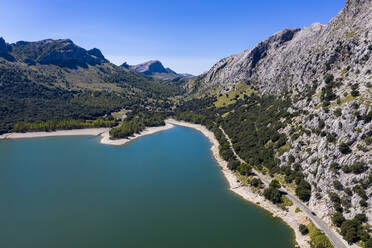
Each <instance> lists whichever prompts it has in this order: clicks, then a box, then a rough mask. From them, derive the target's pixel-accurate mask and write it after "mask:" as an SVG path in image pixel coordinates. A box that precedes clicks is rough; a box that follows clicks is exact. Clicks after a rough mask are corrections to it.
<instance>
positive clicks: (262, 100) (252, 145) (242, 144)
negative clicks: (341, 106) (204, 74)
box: [176, 94, 311, 203]
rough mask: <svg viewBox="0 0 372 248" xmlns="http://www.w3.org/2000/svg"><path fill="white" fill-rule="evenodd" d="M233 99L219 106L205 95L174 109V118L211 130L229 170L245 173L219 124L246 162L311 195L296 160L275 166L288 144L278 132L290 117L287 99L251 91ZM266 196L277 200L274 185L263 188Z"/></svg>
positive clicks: (305, 197) (305, 198)
mask: <svg viewBox="0 0 372 248" xmlns="http://www.w3.org/2000/svg"><path fill="white" fill-rule="evenodd" d="M234 100H235V102H234V103H232V104H230V105H228V106H223V107H220V108H216V107H215V105H214V104H213V103H214V102H215V101H216V99H215V98H213V97H205V98H202V99H194V100H191V101H187V102H184V103H183V104H182V105H180V106H179V107H178V108H177V110H176V116H177V118H178V119H182V120H185V121H190V122H194V123H198V124H203V125H204V126H206V127H207V128H208V129H210V130H211V131H213V132H214V134H215V136H216V138H217V139H218V141H219V143H220V154H221V156H222V157H223V158H224V159H225V160H226V161H228V167H229V168H230V169H231V170H234V171H238V172H239V173H240V174H241V175H244V174H247V172H246V171H245V170H246V168H245V167H244V166H241V165H240V162H239V161H237V160H236V158H235V157H234V154H233V153H232V151H231V149H230V145H229V143H228V141H227V140H226V138H225V136H224V135H223V133H222V131H221V130H220V128H219V127H222V128H223V130H225V132H226V133H227V135H228V136H229V137H230V138H231V140H232V143H233V146H234V149H235V151H236V152H237V153H238V154H239V156H240V157H241V158H242V159H243V160H245V161H246V162H247V163H248V165H249V166H253V167H254V168H256V169H258V170H261V171H262V172H263V173H265V172H266V170H268V171H269V173H270V175H272V176H274V175H275V174H279V173H280V174H284V175H285V179H286V182H288V183H291V182H292V181H295V183H296V185H297V187H296V194H297V196H298V197H299V198H300V199H301V200H303V201H305V202H306V201H308V200H309V199H310V196H311V185H310V184H309V183H308V182H307V181H306V180H305V179H304V178H305V176H304V175H303V173H302V168H301V166H300V164H293V162H294V158H293V161H292V160H291V158H289V159H288V161H289V162H288V164H287V166H284V167H279V166H278V164H279V159H278V158H277V157H278V156H277V154H278V153H280V152H281V151H282V150H284V149H285V147H286V146H288V142H287V137H286V135H284V134H281V133H279V132H278V130H279V129H280V128H282V127H284V126H285V125H286V124H287V122H288V121H289V120H290V118H291V114H289V113H287V111H286V110H287V108H288V106H290V104H291V102H290V101H284V100H281V99H276V98H274V97H271V96H258V95H255V94H252V95H251V96H248V95H245V96H244V97H243V98H236V99H234ZM265 196H266V198H268V199H270V200H272V201H273V202H274V203H280V202H281V196H280V192H279V190H278V189H277V188H275V187H270V188H269V189H267V190H266V191H265Z"/></svg>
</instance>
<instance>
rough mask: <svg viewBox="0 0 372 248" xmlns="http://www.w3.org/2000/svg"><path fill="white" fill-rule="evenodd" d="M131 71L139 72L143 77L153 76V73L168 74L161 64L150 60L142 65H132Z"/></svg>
mask: <svg viewBox="0 0 372 248" xmlns="http://www.w3.org/2000/svg"><path fill="white" fill-rule="evenodd" d="M130 68H131V69H133V70H135V71H138V72H141V73H143V74H145V75H153V74H155V73H168V71H167V70H166V69H165V68H164V66H163V64H162V63H161V62H160V61H159V60H150V61H147V62H145V63H142V64H138V65H132V66H130Z"/></svg>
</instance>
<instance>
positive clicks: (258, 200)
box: [166, 119, 310, 248]
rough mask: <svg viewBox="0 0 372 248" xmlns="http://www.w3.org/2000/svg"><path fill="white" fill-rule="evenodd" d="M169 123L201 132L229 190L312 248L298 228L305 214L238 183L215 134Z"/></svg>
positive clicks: (305, 246) (298, 241) (301, 245)
mask: <svg viewBox="0 0 372 248" xmlns="http://www.w3.org/2000/svg"><path fill="white" fill-rule="evenodd" d="M166 122H167V123H170V124H174V125H179V126H184V127H189V128H193V129H196V130H198V131H200V132H201V133H202V134H203V135H204V136H205V137H207V138H208V139H209V141H210V142H211V143H212V146H211V151H212V154H213V157H214V158H215V159H216V161H217V163H218V165H219V166H220V168H221V172H222V174H223V175H224V176H225V178H226V180H227V182H228V183H229V189H230V190H231V191H232V192H234V193H236V194H237V195H239V196H240V197H242V198H243V199H245V200H247V201H249V202H252V203H253V204H255V205H257V206H259V207H261V208H263V209H265V210H267V211H269V212H270V213H271V214H272V215H273V217H278V218H280V219H281V220H283V221H284V222H285V223H286V224H287V225H288V226H289V227H290V228H291V229H292V230H293V231H294V233H295V239H296V242H297V245H299V247H301V248H310V243H309V242H310V239H309V236H308V235H305V236H304V235H302V234H301V233H300V232H299V229H298V226H299V225H300V224H306V223H307V217H306V215H305V214H304V213H302V212H298V213H296V206H295V205H293V206H290V207H288V212H287V211H285V210H283V209H281V208H280V207H278V206H276V205H274V204H273V203H271V202H270V201H268V200H266V199H265V198H264V197H263V196H261V195H259V194H257V193H255V192H253V191H252V190H251V189H250V188H249V187H247V186H242V185H241V184H240V182H239V181H238V178H237V176H236V175H235V174H234V173H233V172H232V171H231V170H230V169H228V168H227V162H226V161H225V160H224V159H223V158H222V157H221V156H220V153H219V143H218V140H217V139H216V137H215V136H214V133H213V132H211V131H209V130H208V129H207V128H206V127H205V126H202V125H199V124H193V123H189V122H184V121H177V120H174V119H168V120H166Z"/></svg>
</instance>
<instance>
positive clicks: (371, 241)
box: [365, 46, 372, 248]
mask: <svg viewBox="0 0 372 248" xmlns="http://www.w3.org/2000/svg"><path fill="white" fill-rule="evenodd" d="M371 47H372V46H371ZM365 248H372V237H371V238H369V239H368V241H367V242H366V244H365Z"/></svg>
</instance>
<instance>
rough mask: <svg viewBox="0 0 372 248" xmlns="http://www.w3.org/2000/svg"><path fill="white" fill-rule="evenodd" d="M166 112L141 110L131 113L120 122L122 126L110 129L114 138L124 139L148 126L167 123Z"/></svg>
mask: <svg viewBox="0 0 372 248" xmlns="http://www.w3.org/2000/svg"><path fill="white" fill-rule="evenodd" d="M165 116H166V115H165V114H162V113H154V114H152V113H149V112H140V113H136V114H133V113H132V114H129V116H128V117H127V118H126V119H125V120H124V121H123V122H122V123H121V124H120V126H118V127H115V128H112V129H111V130H110V137H111V138H112V139H122V138H126V137H128V136H131V135H133V134H135V133H140V132H141V131H143V130H144V129H145V128H146V127H154V126H163V125H165V123H164V119H165Z"/></svg>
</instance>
